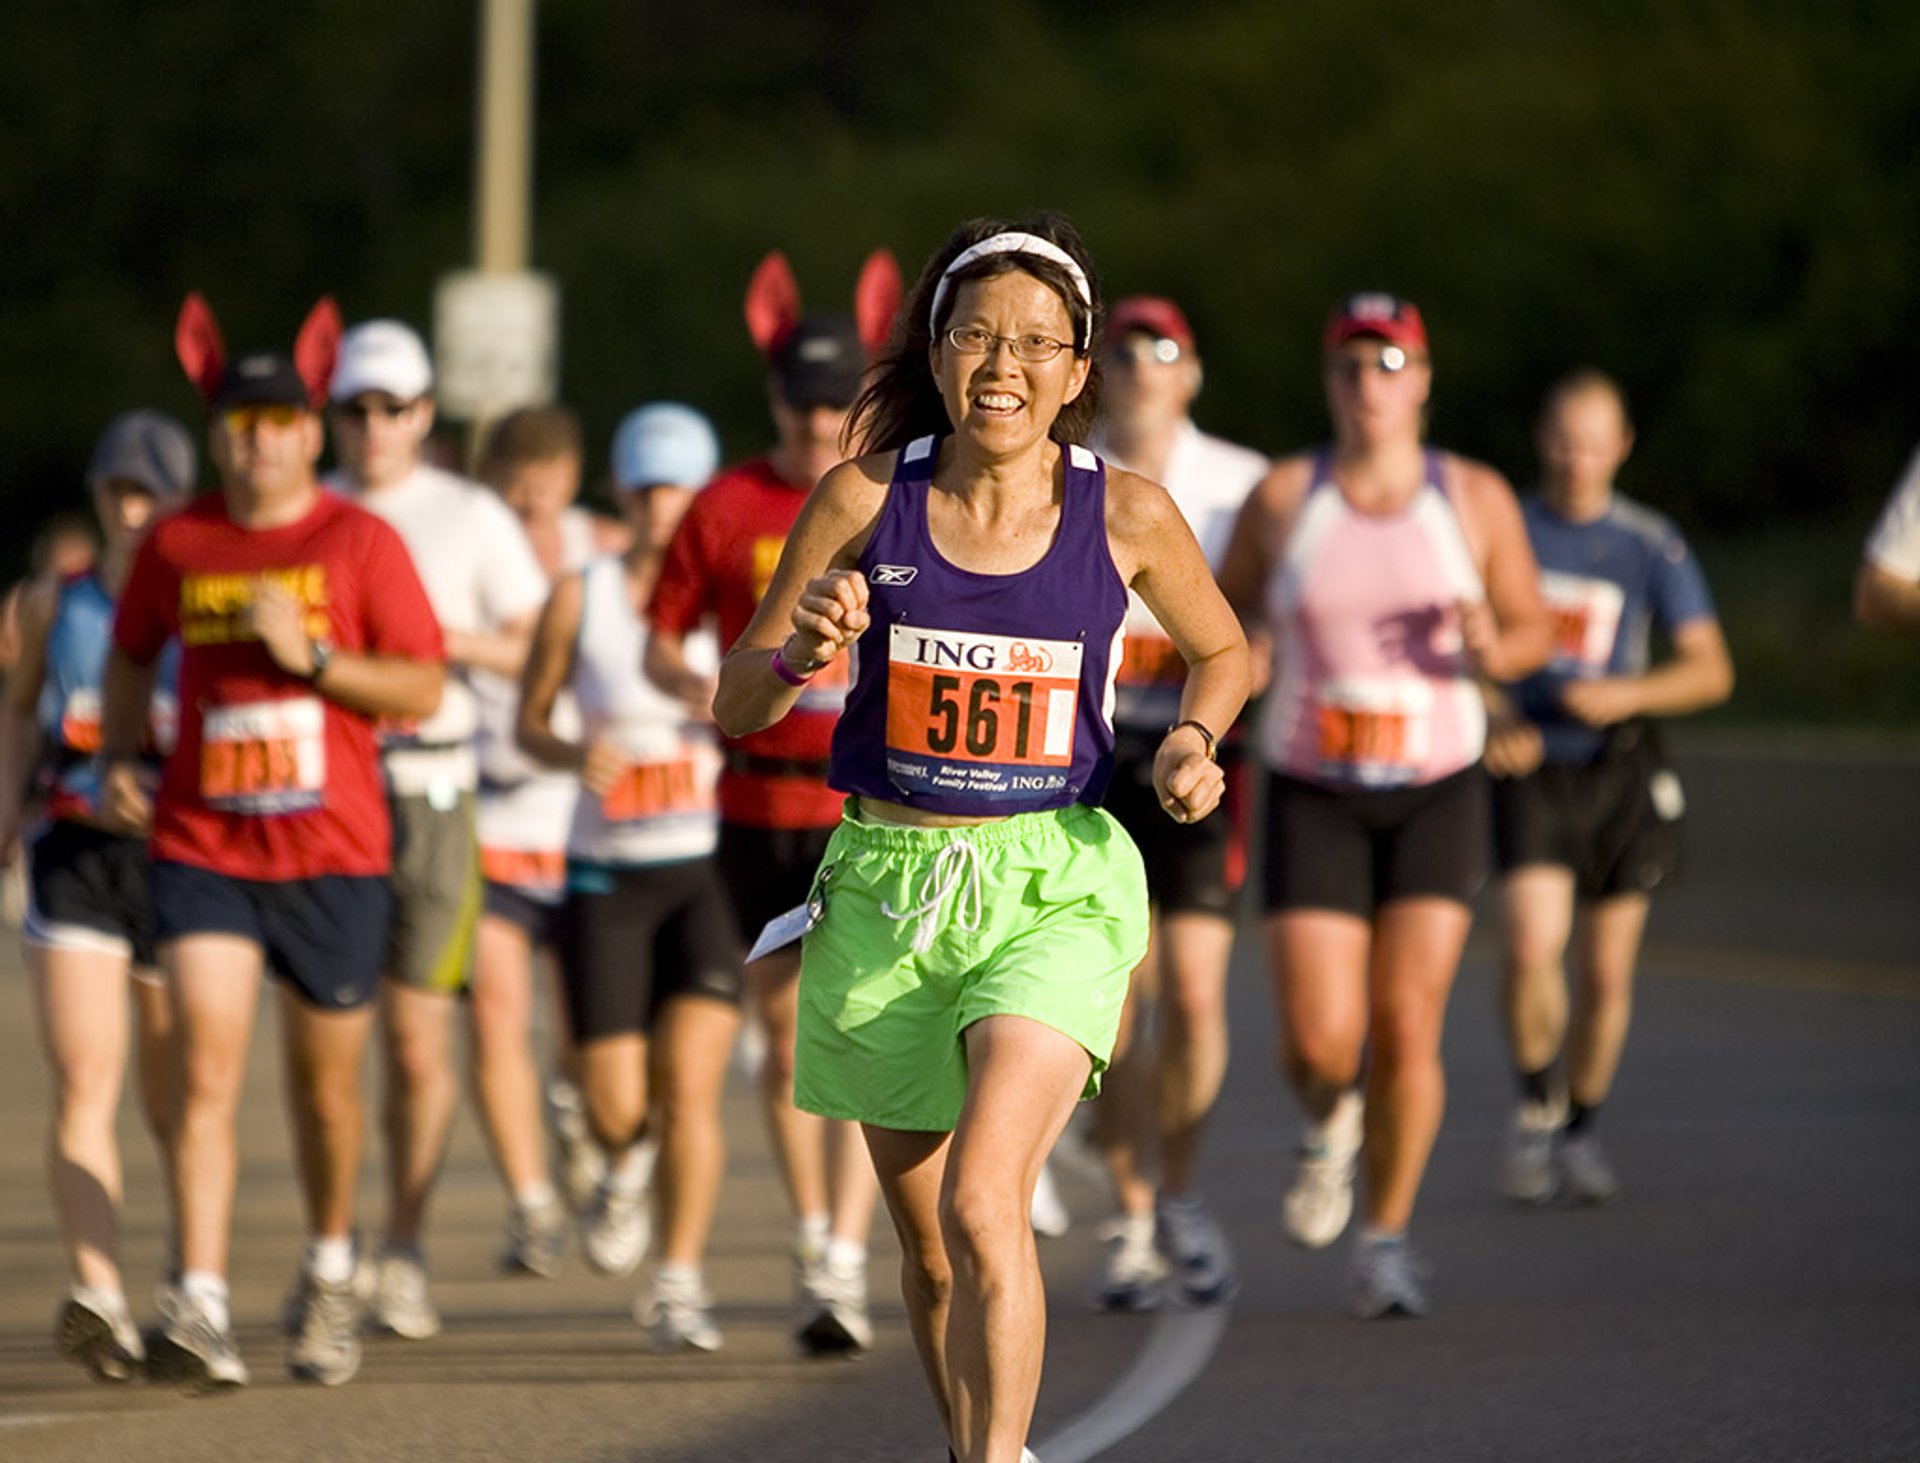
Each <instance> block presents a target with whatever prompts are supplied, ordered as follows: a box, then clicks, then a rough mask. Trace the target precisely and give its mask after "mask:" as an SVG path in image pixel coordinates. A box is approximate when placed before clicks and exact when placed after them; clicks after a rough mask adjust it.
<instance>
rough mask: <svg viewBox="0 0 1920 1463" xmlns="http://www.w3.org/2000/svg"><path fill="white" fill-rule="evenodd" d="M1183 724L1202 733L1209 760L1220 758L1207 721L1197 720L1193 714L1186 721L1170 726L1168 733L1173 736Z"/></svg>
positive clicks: (1201, 737)
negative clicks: (1216, 754) (1216, 753)
mask: <svg viewBox="0 0 1920 1463" xmlns="http://www.w3.org/2000/svg"><path fill="white" fill-rule="evenodd" d="M1183 726H1190V727H1192V728H1193V729H1194V730H1195V731H1197V732H1199V733H1200V739H1201V740H1202V741H1203V742H1205V743H1206V744H1207V760H1208V761H1209V762H1214V761H1217V760H1219V759H1218V758H1216V757H1215V756H1214V736H1213V732H1212V731H1211V730H1210V729H1209V728H1208V727H1207V725H1206V723H1205V722H1200V721H1195V720H1194V719H1193V718H1192V717H1191V716H1189V717H1188V718H1187V719H1186V720H1185V721H1176V722H1175V723H1174V724H1173V725H1172V726H1170V727H1168V728H1167V735H1168V736H1172V735H1173V734H1174V733H1175V732H1177V731H1179V730H1180V728H1181V727H1183Z"/></svg>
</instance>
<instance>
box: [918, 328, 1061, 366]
mask: <svg viewBox="0 0 1920 1463" xmlns="http://www.w3.org/2000/svg"><path fill="white" fill-rule="evenodd" d="M947 344H948V345H950V346H952V347H953V348H954V349H955V350H957V351H959V352H960V354H961V355H963V356H984V355H985V354H987V352H988V351H990V350H992V349H993V348H994V347H995V346H996V345H1004V346H1005V347H1006V348H1007V349H1008V350H1010V351H1012V352H1013V358H1014V359H1015V360H1016V361H1025V362H1026V363H1027V364H1028V365H1030V366H1037V365H1039V364H1040V363H1041V362H1043V361H1050V360H1052V359H1053V358H1054V357H1055V356H1057V355H1059V354H1060V352H1061V351H1063V350H1065V349H1066V348H1067V343H1066V342H1065V341H1064V340H1055V339H1054V338H1053V337H1052V336H1050V335H995V334H994V333H993V332H992V331H991V330H982V329H981V328H980V327H979V326H977V325H956V326H954V327H953V329H951V330H949V331H948V332H947Z"/></svg>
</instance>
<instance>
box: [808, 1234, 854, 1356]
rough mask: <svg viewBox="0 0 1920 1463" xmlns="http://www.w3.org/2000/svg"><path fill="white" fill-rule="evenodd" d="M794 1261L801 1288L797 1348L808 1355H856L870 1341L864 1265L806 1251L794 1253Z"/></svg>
mask: <svg viewBox="0 0 1920 1463" xmlns="http://www.w3.org/2000/svg"><path fill="white" fill-rule="evenodd" d="M794 1265H795V1270H796V1279H797V1282H798V1289H799V1292H800V1324H799V1326H798V1327H797V1328H795V1331H794V1340H795V1342H796V1343H797V1344H798V1345H799V1347H800V1349H801V1350H802V1351H803V1352H805V1353H806V1354H807V1355H808V1356H855V1355H858V1354H859V1353H860V1352H862V1351H865V1350H866V1349H867V1348H868V1347H869V1346H871V1345H873V1323H872V1322H871V1321H869V1320H868V1319H867V1267H866V1266H865V1265H863V1264H841V1265H836V1264H835V1263H833V1262H832V1261H831V1260H829V1259H827V1258H826V1256H825V1255H819V1256H810V1255H806V1254H796V1255H795V1256H794Z"/></svg>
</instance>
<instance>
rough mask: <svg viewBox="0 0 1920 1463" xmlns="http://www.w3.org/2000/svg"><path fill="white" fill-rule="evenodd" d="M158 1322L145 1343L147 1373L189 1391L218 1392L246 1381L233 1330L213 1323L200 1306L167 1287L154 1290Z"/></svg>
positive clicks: (245, 1366) (202, 1305)
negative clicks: (147, 1343)
mask: <svg viewBox="0 0 1920 1463" xmlns="http://www.w3.org/2000/svg"><path fill="white" fill-rule="evenodd" d="M154 1304H155V1305H156V1307H157V1308H158V1309H159V1312H160V1324H159V1326H158V1327H157V1328H156V1329H155V1330H154V1332H153V1335H152V1338H151V1341H150V1344H149V1345H148V1346H147V1375H148V1376H150V1377H152V1378H153V1379H154V1380H155V1381H157V1382H172V1383H175V1384H176V1385H178V1386H180V1387H182V1388H183V1389H185V1390H186V1391H189V1392H207V1393H210V1392H222V1391H226V1390H228V1389H230V1388H233V1387H244V1386H246V1384H247V1364H246V1363H245V1362H244V1361H242V1360H241V1359H240V1349H239V1347H237V1346H236V1345H234V1340H233V1328H232V1327H231V1326H221V1325H218V1324H217V1323H216V1322H215V1321H214V1319H213V1317H212V1316H211V1315H209V1314H208V1312H207V1308H206V1306H205V1304H204V1303H203V1302H201V1301H199V1300H197V1299H195V1298H194V1297H192V1296H189V1295H187V1294H186V1293H185V1292H184V1291H182V1290H180V1289H178V1288H177V1287H175V1286H172V1285H162V1286H161V1287H160V1288H159V1290H158V1291H156V1292H155V1293H154Z"/></svg>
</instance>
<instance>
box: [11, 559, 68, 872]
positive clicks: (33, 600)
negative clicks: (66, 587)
mask: <svg viewBox="0 0 1920 1463" xmlns="http://www.w3.org/2000/svg"><path fill="white" fill-rule="evenodd" d="M56 593H57V590H56V589H55V587H54V586H53V585H51V584H45V585H43V584H33V585H31V586H29V587H28V588H27V589H26V590H25V591H23V592H22V594H21V595H20V597H19V632H20V655H19V659H18V660H17V661H16V662H15V663H14V667H13V670H12V671H11V672H10V673H9V674H8V676H7V688H6V696H5V700H4V701H3V702H0V863H12V862H13V857H14V854H15V853H16V852H17V851H18V850H17V848H16V846H15V845H16V844H17V842H18V840H19V837H20V820H21V816H22V813H23V811H24V809H25V805H26V797H27V784H28V782H29V781H30V780H31V778H32V777H33V770H34V768H35V767H36V766H38V765H39V762H40V752H41V736H40V714H39V712H40V687H41V684H42V683H43V682H44V681H45V680H46V675H47V631H48V629H49V628H50V626H51V624H52V617H53V600H54V596H55V594H56Z"/></svg>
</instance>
